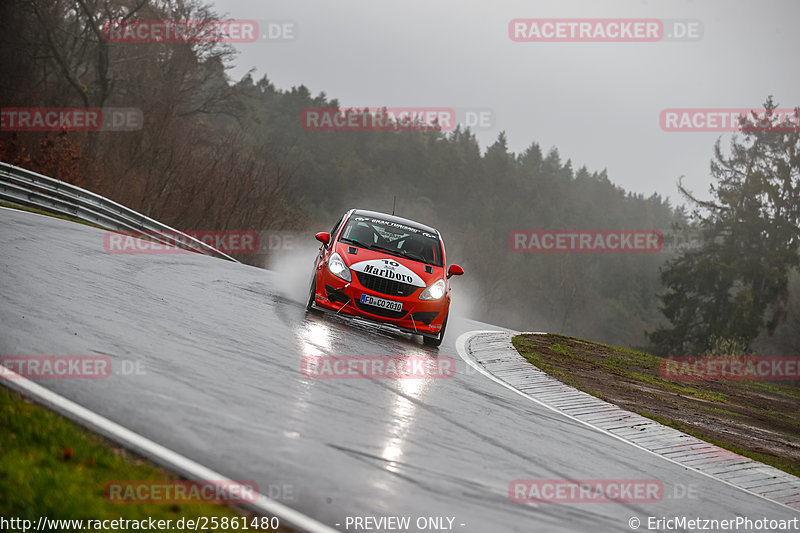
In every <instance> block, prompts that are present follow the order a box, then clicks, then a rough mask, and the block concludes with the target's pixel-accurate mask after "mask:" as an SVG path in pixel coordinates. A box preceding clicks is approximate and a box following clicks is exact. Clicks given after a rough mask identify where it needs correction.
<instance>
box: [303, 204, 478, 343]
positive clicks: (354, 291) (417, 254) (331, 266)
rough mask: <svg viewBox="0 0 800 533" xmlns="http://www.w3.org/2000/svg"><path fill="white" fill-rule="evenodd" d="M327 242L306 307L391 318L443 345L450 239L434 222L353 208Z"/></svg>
mask: <svg viewBox="0 0 800 533" xmlns="http://www.w3.org/2000/svg"><path fill="white" fill-rule="evenodd" d="M316 237H317V240H318V241H320V242H321V243H322V246H321V247H320V249H319V254H318V255H317V258H316V260H315V261H314V275H313V276H312V279H311V289H310V290H309V295H308V304H307V305H306V308H307V309H308V310H309V311H310V310H312V309H315V308H319V309H323V310H328V311H336V312H337V313H338V312H341V313H346V314H348V315H355V316H359V317H362V318H367V319H369V320H373V321H376V322H382V323H385V324H392V325H394V326H396V327H398V328H400V329H402V330H404V331H407V332H410V333H416V334H419V335H422V338H423V341H424V342H425V344H427V345H430V346H439V344H441V342H442V339H443V338H444V330H445V328H446V327H447V316H448V311H449V309H450V283H449V282H448V280H449V279H450V277H451V276H460V275H461V274H463V273H464V270H463V269H462V268H461V267H460V266H458V265H450V268H449V269H447V273H446V274H445V265H446V264H447V263H446V261H445V255H444V243H442V239H441V236H440V235H439V232H438V231H437V230H435V229H433V228H431V227H428V226H425V225H422V224H419V223H417V222H413V221H411V220H406V219H404V218H400V217H396V216H392V215H385V214H383V213H376V212H374V211H362V210H356V209H351V210H350V211H348V212H347V213H345V214H344V215H343V216H342V218H341V219H340V220H339V222H337V223H336V225H335V226H334V227H333V229H332V230H331V232H330V233H325V232H323V233H317V235H316Z"/></svg>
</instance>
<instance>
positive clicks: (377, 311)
mask: <svg viewBox="0 0 800 533" xmlns="http://www.w3.org/2000/svg"><path fill="white" fill-rule="evenodd" d="M353 302H355V304H356V307H358V308H359V309H360V310H362V311H364V312H365V313H369V314H371V315H375V316H382V317H384V318H394V319H399V318H403V315H405V314H406V313H407V311H390V310H389V309H383V308H382V307H375V306H374V305H367V304H362V303H361V302H360V301H358V300H353Z"/></svg>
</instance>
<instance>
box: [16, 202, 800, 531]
mask: <svg viewBox="0 0 800 533" xmlns="http://www.w3.org/2000/svg"><path fill="white" fill-rule="evenodd" d="M104 234H105V232H104V231H102V230H98V229H95V228H91V227H87V226H82V225H78V224H74V223H70V222H66V221H63V220H58V219H54V218H49V217H44V216H39V215H33V214H30V213H24V212H19V211H14V210H8V209H0V247H1V249H2V250H3V251H2V254H0V270H1V271H2V273H3V274H2V277H0V302H2V303H0V354H2V355H98V354H100V355H108V356H110V357H111V358H112V360H113V361H114V368H115V370H119V369H121V368H122V367H123V366H122V365H123V363H122V361H123V360H126V361H140V362H141V363H140V364H141V366H142V368H143V370H144V373H143V374H141V375H112V376H111V377H109V378H107V379H92V380H89V379H70V380H41V381H38V383H39V384H41V385H43V386H45V387H47V388H49V389H51V390H53V391H55V392H58V393H59V394H61V395H63V396H64V397H66V398H68V399H70V400H72V401H74V402H76V403H78V404H80V405H82V406H84V407H87V408H89V409H91V410H93V411H95V412H96V413H98V414H100V415H102V416H104V417H107V418H109V419H111V420H113V421H115V422H117V423H119V424H121V425H123V426H125V427H127V428H128V429H130V430H133V431H135V432H138V433H140V434H141V435H143V436H145V437H147V438H149V439H151V440H153V441H155V442H157V443H159V444H162V445H164V446H166V447H168V448H170V449H172V450H174V451H176V452H179V453H181V454H183V455H184V456H186V457H188V458H190V459H192V460H194V461H196V462H198V463H201V464H204V465H206V466H208V467H210V468H212V469H213V470H215V471H217V472H220V473H222V474H223V475H225V476H227V477H229V478H231V479H236V480H254V481H256V483H257V484H258V486H259V489H260V491H261V493H262V494H265V495H267V496H272V497H274V498H275V499H276V500H278V501H280V502H282V503H284V504H286V505H288V506H289V507H292V508H295V509H297V510H299V511H301V512H303V513H305V514H307V515H309V516H311V517H313V518H316V519H317V520H319V521H321V522H323V523H326V524H328V525H331V526H333V527H336V528H338V529H341V530H345V523H346V522H345V520H346V517H347V516H385V515H389V516H410V517H411V519H412V524H413V523H414V522H415V520H416V519H417V517H428V516H444V517H455V520H454V522H453V529H454V530H456V531H463V532H486V531H520V532H522V531H525V532H531V531H548V532H550V531H554V532H560V531H564V532H583V531H587V532H588V531H593V532H606V531H607V532H619V531H629V530H630V529H629V528H628V520H629V518H630V517H632V516H637V517H640V518H642V519H643V520H645V521H646V517H648V516H657V517H671V516H690V517H697V516H699V517H703V518H720V519H731V518H735V517H736V516H747V517H751V518H753V519H756V518H763V517H765V516H766V517H767V518H773V519H781V518H784V519H785V518H793V517H796V516H797V513H795V512H793V511H792V510H790V509H788V508H786V507H783V506H780V505H778V504H775V503H772V502H769V501H767V500H764V499H762V498H759V497H756V496H754V495H752V494H749V493H747V492H745V491H742V490H739V489H736V488H734V487H731V486H729V485H726V484H723V483H721V482H718V481H715V480H713V479H711V478H709V477H707V476H704V475H701V474H699V473H697V472H694V471H691V470H687V469H685V468H682V467H680V466H678V465H676V464H674V463H671V462H668V461H665V460H663V459H660V458H658V457H656V456H654V455H652V454H649V453H646V452H644V451H642V450H639V449H636V448H634V447H631V446H627V445H625V444H624V443H622V442H620V441H618V440H616V439H614V438H612V437H609V436H607V435H604V434H602V433H600V432H597V431H594V430H592V429H590V428H588V427H586V426H584V425H581V424H578V423H576V422H574V421H572V420H569V419H567V418H565V417H563V416H561V415H559V414H557V413H554V412H552V411H550V410H548V409H546V408H544V407H541V406H539V405H537V404H535V403H532V402H529V401H527V400H526V399H525V398H522V397H520V396H519V395H517V394H514V393H513V392H511V391H509V390H507V389H505V388H503V387H501V386H499V385H498V384H496V383H494V382H492V381H490V380H489V379H487V378H486V377H484V376H482V375H480V374H477V373H475V372H474V371H472V370H471V369H468V367H467V365H466V364H465V363H464V362H463V361H461V360H460V358H459V356H458V355H457V353H456V349H455V340H456V338H457V337H458V336H459V335H460V334H461V333H463V332H466V331H471V330H475V329H502V328H493V327H492V326H487V325H486V324H481V323H478V322H474V321H470V320H465V319H460V318H457V317H451V319H450V323H449V325H448V328H449V330H448V332H447V336H446V338H445V340H444V342H443V343H442V346H441V347H440V348H439V349H438V350H436V349H431V348H427V347H424V346H423V345H421V344H420V343H419V342H417V341H416V340H415V339H412V338H410V337H409V336H407V335H400V334H395V333H392V332H389V331H386V330H384V329H383V328H378V327H375V326H371V325H365V324H363V323H360V322H356V321H353V320H350V319H345V318H340V317H333V316H331V315H326V316H317V315H308V314H306V313H305V311H304V305H303V302H300V301H297V300H294V299H291V298H287V297H286V296H285V295H284V294H285V293H284V292H283V291H282V290H281V287H280V281H279V277H278V276H277V275H276V274H274V273H272V272H269V271H265V270H262V269H258V268H255V267H250V266H246V265H241V264H234V263H230V262H226V261H223V260H219V259H214V258H210V257H206V256H201V255H196V254H141V255H135V254H110V253H107V252H106V251H105V250H104V248H103V237H104ZM311 266H312V265H311V264H310V263H309V265H308V270H309V278H310V270H311ZM467 275H469V273H467ZM453 298H454V299H457V298H458V287H457V286H455V284H454V289H453ZM315 355H379V356H385V355H392V356H414V355H423V356H437V355H438V356H439V357H441V356H451V357H453V358H454V359H455V360H456V362H457V373H456V375H455V376H454V377H452V378H447V379H434V380H408V379H406V380H403V379H396V380H392V379H309V378H307V377H304V376H303V375H302V374H301V372H300V361H301V358H302V357H303V356H315ZM31 475H36V473H35V472H32V473H31ZM515 479H654V480H659V481H661V482H662V483H663V484H664V493H665V497H664V499H663V500H662V501H660V502H657V503H592V504H565V503H539V504H520V503H515V502H513V501H511V500H510V499H509V494H508V488H509V483H510V482H511V481H512V480H515ZM687 488H688V489H690V490H691V492H692V495H693V496H694V497H691V498H686V497H675V496H676V494H677V495H678V496H680V495H681V494H682V493H683V492H685V491H686V489H687ZM337 524H339V525H338V526H337ZM445 524H447V521H445ZM461 524H463V525H461ZM350 530H351V531H354V529H352V528H351V529H350ZM415 530H416V529H415V528H412V529H411V531H415ZM642 530H646V528H645V527H642Z"/></svg>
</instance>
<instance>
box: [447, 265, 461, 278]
mask: <svg viewBox="0 0 800 533" xmlns="http://www.w3.org/2000/svg"><path fill="white" fill-rule="evenodd" d="M463 273H464V269H463V268H461V267H460V266H458V265H450V268H448V269H447V279H450V278H452V277H453V276H460V275H462V274H463Z"/></svg>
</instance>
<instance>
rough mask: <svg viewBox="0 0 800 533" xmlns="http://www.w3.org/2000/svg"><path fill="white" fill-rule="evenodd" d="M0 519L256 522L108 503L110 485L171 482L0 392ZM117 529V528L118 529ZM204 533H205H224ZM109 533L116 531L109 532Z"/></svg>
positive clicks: (214, 507)
mask: <svg viewBox="0 0 800 533" xmlns="http://www.w3.org/2000/svg"><path fill="white" fill-rule="evenodd" d="M0 428H2V430H0V516H2V517H6V518H10V517H16V518H20V519H26V520H31V521H33V523H34V524H36V523H37V520H38V519H39V517H42V516H43V517H48V518H54V519H84V520H86V519H92V520H95V519H97V520H113V519H119V518H125V519H129V520H130V519H133V520H141V519H148V518H153V519H154V520H161V519H164V520H166V519H171V520H172V524H175V523H176V521H177V520H179V519H181V518H185V519H187V520H189V519H197V518H198V517H208V518H210V517H218V518H220V519H221V518H222V517H227V518H228V519H230V518H233V517H238V518H237V520H239V521H241V520H242V518H245V519H247V521H248V525H249V523H250V521H251V520H252V519H253V518H255V517H254V516H252V515H249V514H244V513H239V512H238V510H236V509H234V508H232V507H230V506H227V505H221V504H214V503H190V504H183V503H181V504H139V503H134V504H127V503H126V504H114V503H110V502H108V501H106V499H105V495H104V489H105V485H106V483H107V482H109V481H123V480H125V481H126V480H146V481H156V482H165V481H168V480H179V479H180V478H178V477H177V476H175V475H174V474H171V473H170V472H167V471H166V470H164V469H162V468H160V467H158V466H155V465H153V464H152V463H150V462H148V461H146V460H143V459H141V458H139V457H137V456H134V455H133V454H131V453H128V452H126V451H125V450H123V449H120V448H119V447H116V446H114V445H113V444H111V443H110V442H109V441H107V440H106V439H104V438H102V437H100V436H98V435H95V434H93V433H90V432H88V431H86V430H84V429H82V428H81V427H80V426H78V425H77V424H76V423H74V422H72V421H71V420H68V419H67V418H65V417H63V416H61V415H59V414H57V413H55V412H53V411H50V410H48V409H45V408H44V407H41V406H39V405H36V404H33V403H31V402H30V401H28V400H27V399H25V398H23V397H22V396H21V395H19V394H17V393H16V392H14V391H12V390H10V389H8V388H6V387H2V386H0ZM120 530H122V529H120ZM228 530H232V528H229V529H209V530H208V531H228ZM108 531H116V530H115V529H109V530H108Z"/></svg>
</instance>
